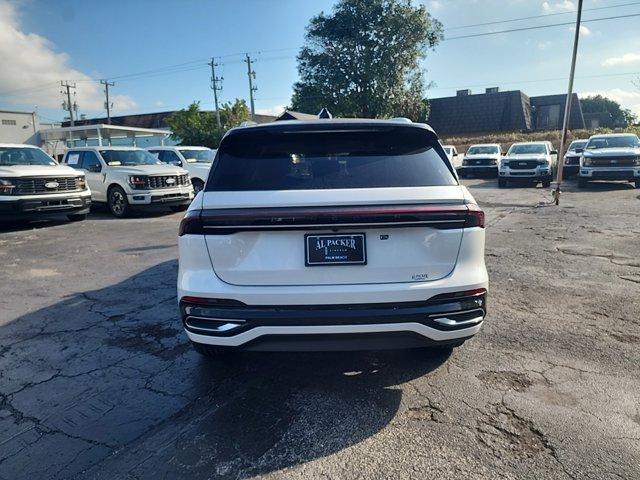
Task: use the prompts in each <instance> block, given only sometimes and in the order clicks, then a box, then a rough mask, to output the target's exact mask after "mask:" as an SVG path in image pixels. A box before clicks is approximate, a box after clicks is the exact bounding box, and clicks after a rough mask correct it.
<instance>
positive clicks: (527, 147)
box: [509, 143, 547, 155]
mask: <svg viewBox="0 0 640 480" xmlns="http://www.w3.org/2000/svg"><path fill="white" fill-rule="evenodd" d="M546 153H547V148H546V147H545V146H544V144H542V143H526V144H522V145H512V146H511V148H510V149H509V155H527V154H529V155H531V154H534V155H544V154H546Z"/></svg>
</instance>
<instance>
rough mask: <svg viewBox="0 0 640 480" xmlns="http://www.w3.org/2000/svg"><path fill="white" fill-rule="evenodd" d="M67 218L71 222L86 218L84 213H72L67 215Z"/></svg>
mask: <svg viewBox="0 0 640 480" xmlns="http://www.w3.org/2000/svg"><path fill="white" fill-rule="evenodd" d="M67 218H68V219H69V220H70V221H72V222H81V221H82V220H86V219H87V214H86V213H74V214H72V215H67Z"/></svg>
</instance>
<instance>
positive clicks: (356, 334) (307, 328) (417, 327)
mask: <svg viewBox="0 0 640 480" xmlns="http://www.w3.org/2000/svg"><path fill="white" fill-rule="evenodd" d="M481 327H482V322H480V323H477V324H476V325H473V326H471V327H467V328H461V329H457V330H448V331H446V330H437V329H435V328H432V327H429V326H427V325H423V324H421V323H411V322H409V323H387V324H375V325H371V324H368V325H304V326H262V327H255V328H252V329H251V330H247V331H244V332H242V333H239V334H237V335H234V336H230V337H214V336H210V335H200V334H197V333H194V332H191V331H189V330H186V333H187V336H188V337H189V339H190V340H191V341H193V342H195V343H202V344H206V345H216V346H220V347H236V348H238V347H239V348H249V349H250V348H251V345H250V344H251V342H254V341H258V340H261V341H262V340H265V337H272V336H277V337H281V338H280V340H286V342H287V343H288V344H289V347H290V349H296V348H298V347H300V348H302V349H306V347H305V343H309V342H308V340H309V337H313V339H315V341H322V340H323V338H322V336H323V335H328V336H331V337H333V338H337V337H338V336H340V337H343V339H350V340H354V339H355V340H356V345H357V343H358V338H360V340H359V341H360V346H361V347H363V348H356V349H364V350H366V349H368V348H369V347H366V348H365V345H366V342H365V340H366V339H367V337H368V336H369V335H370V334H372V335H373V334H375V335H377V336H380V335H382V341H381V343H380V346H378V347H376V348H400V347H398V346H397V345H396V344H395V342H393V341H391V338H392V337H393V336H396V335H406V334H410V335H409V336H410V337H413V338H414V340H416V339H417V340H419V342H417V343H418V344H420V345H415V346H428V345H446V344H448V343H453V342H456V341H460V340H466V339H467V338H469V337H472V336H473V335H475V334H476V333H478V331H479V330H480V328H481ZM415 335H417V337H415ZM345 336H346V337H345ZM284 337H286V338H284ZM385 338H386V339H387V340H388V343H386V340H385ZM266 340H268V338H266ZM338 343H340V339H338ZM296 345H297V346H296ZM263 349H265V350H266V349H267V348H263ZM319 349H323V348H319Z"/></svg>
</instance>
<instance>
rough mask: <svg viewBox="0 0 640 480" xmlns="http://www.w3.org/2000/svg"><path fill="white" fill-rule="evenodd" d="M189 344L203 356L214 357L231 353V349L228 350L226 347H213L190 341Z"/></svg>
mask: <svg viewBox="0 0 640 480" xmlns="http://www.w3.org/2000/svg"><path fill="white" fill-rule="evenodd" d="M191 346H192V347H193V349H194V350H195V351H196V352H198V353H199V354H200V355H202V356H203V357H209V358H215V357H220V356H223V355H228V354H229V353H231V350H228V349H226V348H220V347H215V346H213V345H205V344H204V343H196V342H191Z"/></svg>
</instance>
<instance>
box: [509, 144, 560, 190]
mask: <svg viewBox="0 0 640 480" xmlns="http://www.w3.org/2000/svg"><path fill="white" fill-rule="evenodd" d="M557 162H558V152H557V151H556V150H555V149H554V148H553V145H552V144H551V142H522V143H514V144H513V145H511V147H510V148H509V150H508V151H507V154H506V155H505V156H504V157H503V158H502V161H501V162H500V171H499V172H498V174H499V177H498V187H500V188H504V187H506V186H507V182H509V181H518V182H522V181H526V182H533V184H534V185H537V184H538V183H542V186H543V187H544V188H548V187H549V186H550V185H551V179H552V178H553V171H554V169H555V168H556V166H557Z"/></svg>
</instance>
